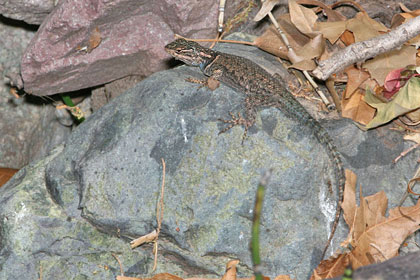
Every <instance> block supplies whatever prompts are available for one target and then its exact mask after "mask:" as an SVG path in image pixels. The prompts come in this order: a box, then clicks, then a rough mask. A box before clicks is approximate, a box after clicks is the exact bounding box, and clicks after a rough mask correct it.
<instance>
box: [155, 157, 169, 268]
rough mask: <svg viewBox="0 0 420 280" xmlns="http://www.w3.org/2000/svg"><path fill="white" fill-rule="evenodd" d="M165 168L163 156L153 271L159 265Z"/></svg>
mask: <svg viewBox="0 0 420 280" xmlns="http://www.w3.org/2000/svg"><path fill="white" fill-rule="evenodd" d="M165 170H166V165H165V160H164V159H163V158H162V187H161V191H160V201H159V204H158V207H157V208H156V219H157V224H158V228H157V230H156V231H157V237H156V241H155V244H154V247H153V251H154V253H155V260H154V263H153V269H152V271H155V269H156V267H157V253H158V241H159V233H160V228H161V226H162V220H163V210H164V204H163V198H164V194H165Z"/></svg>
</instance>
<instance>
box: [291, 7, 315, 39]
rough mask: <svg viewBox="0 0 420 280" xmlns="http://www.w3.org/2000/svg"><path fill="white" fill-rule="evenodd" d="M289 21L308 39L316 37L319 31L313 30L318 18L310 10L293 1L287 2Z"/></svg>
mask: <svg viewBox="0 0 420 280" xmlns="http://www.w3.org/2000/svg"><path fill="white" fill-rule="evenodd" d="M289 13H290V20H291V22H292V23H293V24H294V25H295V26H296V28H297V29H298V30H299V31H300V32H302V33H303V34H305V35H306V36H308V37H310V38H314V37H316V36H317V35H318V34H320V33H319V31H316V30H315V29H314V25H315V22H316V21H317V19H318V16H317V15H316V14H315V13H314V11H312V10H311V9H308V8H305V7H304V6H302V5H299V4H298V3H296V1H295V0H289Z"/></svg>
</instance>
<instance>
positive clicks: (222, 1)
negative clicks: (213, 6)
mask: <svg viewBox="0 0 420 280" xmlns="http://www.w3.org/2000/svg"><path fill="white" fill-rule="evenodd" d="M225 4H226V0H220V2H219V26H218V28H217V31H218V32H219V33H220V32H222V31H223V19H224V16H225Z"/></svg>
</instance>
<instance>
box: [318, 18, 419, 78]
mask: <svg viewBox="0 0 420 280" xmlns="http://www.w3.org/2000/svg"><path fill="white" fill-rule="evenodd" d="M418 34H420V16H418V17H415V18H413V19H411V20H410V21H408V22H406V23H404V24H401V25H400V26H398V27H397V28H395V29H394V30H392V31H390V32H388V33H386V34H383V35H381V36H378V37H375V38H372V39H370V40H366V41H362V42H358V43H355V44H352V45H350V46H348V47H347V48H345V49H342V50H340V51H338V52H336V53H335V54H333V55H332V56H331V57H330V58H329V59H327V60H324V61H321V62H320V63H319V65H318V67H317V68H316V69H315V70H313V71H312V73H313V74H314V76H315V77H317V78H318V79H321V80H326V79H328V77H329V76H330V75H331V74H332V73H337V72H339V71H341V70H343V69H344V68H346V67H347V66H349V65H351V64H353V63H356V62H359V61H365V60H367V59H369V58H372V57H375V56H377V55H379V54H382V53H385V52H388V51H391V50H393V49H396V48H398V47H400V46H401V45H402V44H403V43H405V42H406V41H408V40H410V39H412V38H414V37H416V36H417V35H418Z"/></svg>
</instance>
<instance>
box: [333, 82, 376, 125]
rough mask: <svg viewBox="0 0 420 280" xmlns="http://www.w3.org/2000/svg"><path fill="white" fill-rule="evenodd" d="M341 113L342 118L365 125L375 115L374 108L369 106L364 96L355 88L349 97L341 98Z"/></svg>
mask: <svg viewBox="0 0 420 280" xmlns="http://www.w3.org/2000/svg"><path fill="white" fill-rule="evenodd" d="M341 107H342V113H341V115H342V116H343V117H344V118H349V119H352V120H354V121H355V122H358V123H361V124H363V125H367V124H368V123H369V122H370V121H371V120H372V119H373V117H374V116H375V111H376V110H375V108H373V107H371V106H369V104H367V103H366V101H365V96H364V94H363V92H362V91H361V90H360V89H357V90H356V91H355V92H354V93H353V94H352V95H351V97H350V98H348V99H344V98H343V99H342V100H341Z"/></svg>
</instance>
